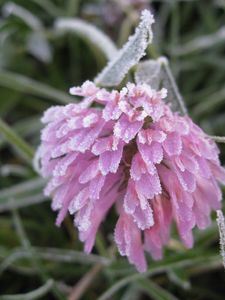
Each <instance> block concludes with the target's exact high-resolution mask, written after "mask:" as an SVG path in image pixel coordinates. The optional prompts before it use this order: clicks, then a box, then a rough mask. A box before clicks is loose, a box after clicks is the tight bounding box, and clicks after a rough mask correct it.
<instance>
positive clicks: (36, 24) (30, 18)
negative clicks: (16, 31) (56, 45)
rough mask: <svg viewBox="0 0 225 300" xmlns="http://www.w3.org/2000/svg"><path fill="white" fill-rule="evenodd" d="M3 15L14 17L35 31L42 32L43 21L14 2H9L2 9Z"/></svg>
mask: <svg viewBox="0 0 225 300" xmlns="http://www.w3.org/2000/svg"><path fill="white" fill-rule="evenodd" d="M2 11H3V14H4V15H5V16H6V17H8V16H10V15H14V16H16V17H18V18H20V19H21V20H22V21H23V22H25V23H26V24H27V25H28V26H29V27H30V28H32V29H33V30H41V29H42V23H41V21H40V20H39V19H38V18H37V17H36V16H35V15H33V14H32V13H31V12H30V11H29V10H27V9H25V8H24V7H22V6H20V5H17V4H15V3H13V2H7V3H6V4H5V5H4V6H3V8H2Z"/></svg>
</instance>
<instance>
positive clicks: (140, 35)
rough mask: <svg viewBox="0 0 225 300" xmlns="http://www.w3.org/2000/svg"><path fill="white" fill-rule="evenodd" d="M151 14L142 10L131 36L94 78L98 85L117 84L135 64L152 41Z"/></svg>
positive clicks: (152, 19) (152, 20)
mask: <svg viewBox="0 0 225 300" xmlns="http://www.w3.org/2000/svg"><path fill="white" fill-rule="evenodd" d="M153 23H154V18H153V15H152V14H151V13H150V11H148V10H144V11H143V12H142V15H141V22H140V24H139V26H138V27H137V29H136V31H135V33H134V35H133V36H131V37H130V38H129V40H128V42H127V43H126V44H125V45H124V46H123V48H122V49H121V50H120V51H118V53H117V55H116V57H115V58H114V59H113V60H111V61H110V62H109V63H108V65H107V66H106V67H105V68H104V69H103V71H102V72H101V73H100V74H99V75H98V76H97V78H96V79H95V83H96V84H98V85H100V86H108V87H109V86H117V85H119V84H120V82H121V81H122V80H123V78H124V76H125V75H126V74H127V72H128V71H129V70H130V68H132V67H133V66H134V65H136V64H137V63H138V62H139V60H140V59H141V58H142V57H143V56H144V55H145V50H146V48H147V46H148V45H149V44H150V43H151V42H152V38H153V34H152V28H151V27H152V24H153Z"/></svg>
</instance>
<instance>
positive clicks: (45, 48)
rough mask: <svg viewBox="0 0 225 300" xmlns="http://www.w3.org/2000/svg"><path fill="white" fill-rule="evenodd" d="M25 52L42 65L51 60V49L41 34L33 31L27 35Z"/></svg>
mask: <svg viewBox="0 0 225 300" xmlns="http://www.w3.org/2000/svg"><path fill="white" fill-rule="evenodd" d="M27 50H28V51H29V52H30V53H31V54H32V55H33V56H34V57H36V58H37V59H38V60H40V61H42V62H44V63H49V62H50V61H51V60H52V49H51V47H50V44H49V43H48V41H47V40H46V38H45V36H44V34H43V33H42V32H39V31H35V32H31V33H30V34H29V35H28V37H27Z"/></svg>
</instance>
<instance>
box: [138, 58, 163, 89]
mask: <svg viewBox="0 0 225 300" xmlns="http://www.w3.org/2000/svg"><path fill="white" fill-rule="evenodd" d="M160 73H161V64H160V63H159V62H158V60H154V59H149V60H146V61H144V62H141V63H139V64H138V66H137V71H136V73H135V81H136V83H147V84H149V85H150V86H151V87H152V88H153V89H156V90H157V89H158V88H159V85H160Z"/></svg>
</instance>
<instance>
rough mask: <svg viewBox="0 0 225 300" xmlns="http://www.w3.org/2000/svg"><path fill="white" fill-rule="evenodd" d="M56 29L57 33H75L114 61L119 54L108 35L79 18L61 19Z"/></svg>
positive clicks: (56, 23)
mask: <svg viewBox="0 0 225 300" xmlns="http://www.w3.org/2000/svg"><path fill="white" fill-rule="evenodd" d="M55 29H56V31H57V33H58V32H60V33H67V32H73V33H76V34H78V35H79V36H81V37H82V38H85V39H87V40H88V41H89V42H91V43H92V44H93V45H95V46H96V47H97V48H98V49H100V50H101V51H103V52H104V54H105V56H106V57H107V58H108V59H112V58H113V57H114V56H115V55H116V53H117V48H116V46H115V45H114V43H113V41H112V40H111V39H110V38H109V37H108V36H107V35H106V34H104V33H103V32H102V31H101V30H100V29H98V28H97V27H95V26H93V25H91V24H89V23H88V22H85V21H83V20H79V19H77V18H76V19H75V18H59V19H58V20H57V21H56V22H55Z"/></svg>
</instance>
